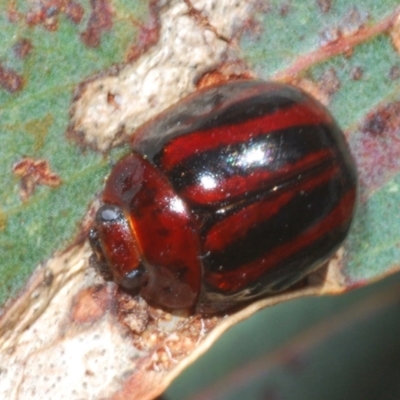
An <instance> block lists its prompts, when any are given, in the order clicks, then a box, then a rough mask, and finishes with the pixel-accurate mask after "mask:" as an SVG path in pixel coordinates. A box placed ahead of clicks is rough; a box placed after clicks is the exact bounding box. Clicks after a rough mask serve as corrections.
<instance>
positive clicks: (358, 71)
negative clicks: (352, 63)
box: [350, 66, 364, 81]
mask: <svg viewBox="0 0 400 400" xmlns="http://www.w3.org/2000/svg"><path fill="white" fill-rule="evenodd" d="M363 75H364V71H363V69H362V68H361V67H359V66H357V67H353V68H352V69H351V71H350V76H351V79H353V81H359V80H360V79H361V78H362V77H363Z"/></svg>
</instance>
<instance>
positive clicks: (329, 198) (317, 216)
mask: <svg viewBox="0 0 400 400" xmlns="http://www.w3.org/2000/svg"><path fill="white" fill-rule="evenodd" d="M293 190H294V188H293ZM342 196H343V188H342V185H341V183H340V181H339V179H335V180H334V181H330V182H329V183H326V184H323V185H321V186H318V187H317V188H315V189H314V190H312V191H311V192H304V191H303V192H301V191H299V193H298V194H297V195H296V196H295V197H294V198H293V199H292V200H291V201H290V202H289V203H288V204H286V205H284V206H282V208H281V210H280V211H279V212H278V213H277V214H276V215H274V216H272V217H271V218H269V219H268V220H266V221H260V223H259V224H257V225H256V226H255V227H254V228H253V229H251V230H250V231H249V232H248V234H247V235H246V237H244V238H242V239H240V240H237V241H235V242H232V243H231V244H230V245H229V246H228V247H226V248H225V249H224V251H223V252H220V253H211V254H208V255H207V256H206V257H205V260H204V262H205V265H207V268H208V269H209V270H211V271H215V272H218V271H219V272H220V271H224V270H227V271H231V270H235V269H236V268H238V267H240V266H242V265H245V264H248V263H250V262H252V261H255V260H257V259H259V258H260V257H262V256H263V255H264V254H267V253H268V252H269V251H271V250H273V249H275V248H276V247H279V246H281V245H284V244H285V243H290V242H291V241H293V240H295V239H296V237H297V236H299V234H300V233H301V232H304V231H305V230H306V229H308V228H310V227H312V226H313V225H315V224H316V223H318V222H319V221H321V220H323V219H324V218H325V217H326V216H327V215H328V214H329V213H330V212H331V211H332V210H333V209H334V208H335V207H336V206H337V204H338V203H339V201H340V200H341V198H342ZM221 268H222V269H221Z"/></svg>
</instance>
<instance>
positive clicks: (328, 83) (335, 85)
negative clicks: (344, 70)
mask: <svg viewBox="0 0 400 400" xmlns="http://www.w3.org/2000/svg"><path fill="white" fill-rule="evenodd" d="M319 86H320V87H321V88H322V89H323V90H324V92H325V93H326V94H327V95H328V96H329V97H332V96H333V95H334V94H335V93H336V92H337V91H338V90H339V88H340V81H339V78H338V76H337V74H336V70H335V69H334V68H329V69H327V70H326V71H325V72H324V73H323V74H322V76H321V79H320V82H319Z"/></svg>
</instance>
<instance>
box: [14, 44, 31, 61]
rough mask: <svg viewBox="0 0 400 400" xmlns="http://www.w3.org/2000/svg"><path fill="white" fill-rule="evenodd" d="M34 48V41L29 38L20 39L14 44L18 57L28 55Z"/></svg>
mask: <svg viewBox="0 0 400 400" xmlns="http://www.w3.org/2000/svg"><path fill="white" fill-rule="evenodd" d="M31 50H32V42H31V41H30V40H29V39H21V40H18V42H17V43H15V45H14V53H15V55H16V56H17V57H18V58H21V59H22V58H25V57H27V56H28V55H29V54H30V52H31Z"/></svg>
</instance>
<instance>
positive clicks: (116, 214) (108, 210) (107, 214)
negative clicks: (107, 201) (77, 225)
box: [96, 205, 124, 224]
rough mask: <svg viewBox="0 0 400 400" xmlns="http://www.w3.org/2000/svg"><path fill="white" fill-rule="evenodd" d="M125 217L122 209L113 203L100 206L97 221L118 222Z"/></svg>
mask: <svg viewBox="0 0 400 400" xmlns="http://www.w3.org/2000/svg"><path fill="white" fill-rule="evenodd" d="M123 218H124V215H123V214H122V211H121V209H120V208H119V207H116V206H112V205H104V206H102V207H100V208H99V209H98V211H97V214H96V222H97V223H100V224H101V223H109V224H110V223H111V224H112V223H116V222H120V221H121V220H122V219H123Z"/></svg>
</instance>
